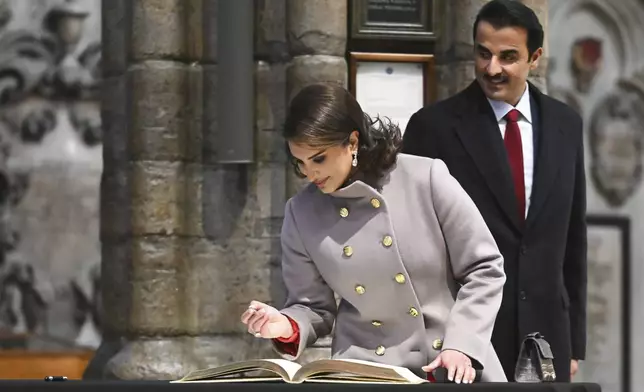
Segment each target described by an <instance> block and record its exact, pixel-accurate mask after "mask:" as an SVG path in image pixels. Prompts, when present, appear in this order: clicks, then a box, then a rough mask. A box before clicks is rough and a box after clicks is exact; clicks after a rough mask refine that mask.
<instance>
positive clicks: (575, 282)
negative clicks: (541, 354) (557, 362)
mask: <svg viewBox="0 0 644 392" xmlns="http://www.w3.org/2000/svg"><path fill="white" fill-rule="evenodd" d="M578 122H579V123H580V124H579V125H578V126H577V129H578V130H579V135H580V136H579V137H580V139H581V140H580V142H579V144H578V145H579V147H578V149H579V150H578V153H577V161H576V167H575V188H574V195H573V201H572V209H571V215H570V224H569V226H568V240H567V243H566V256H565V259H564V267H563V275H564V284H565V286H566V291H567V293H566V294H568V298H569V299H570V301H569V302H570V307H569V308H568V314H569V316H570V338H571V346H572V347H571V348H572V358H573V359H585V356H586V290H587V259H586V257H587V232H586V174H585V168H584V145H583V135H582V133H581V118H579V119H578Z"/></svg>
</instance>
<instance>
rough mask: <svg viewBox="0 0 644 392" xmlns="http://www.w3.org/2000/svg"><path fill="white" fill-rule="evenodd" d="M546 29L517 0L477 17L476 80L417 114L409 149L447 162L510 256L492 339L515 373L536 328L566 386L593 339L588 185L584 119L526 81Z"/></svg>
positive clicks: (500, 1)
mask: <svg viewBox="0 0 644 392" xmlns="http://www.w3.org/2000/svg"><path fill="white" fill-rule="evenodd" d="M542 45H543V29H542V27H541V25H540V23H539V21H538V19H537V17H536V15H535V14H534V12H533V11H532V10H531V9H529V8H528V7H526V6H525V5H523V4H522V3H520V2H518V1H512V0H493V1H491V2H489V3H486V5H485V6H483V7H482V8H481V10H480V11H479V14H478V16H477V18H476V21H475V23H474V56H475V69H476V80H475V81H474V82H472V84H471V85H470V86H469V87H467V88H466V89H465V90H463V91H462V92H460V93H458V94H457V95H455V96H454V97H451V98H449V99H447V100H444V101H441V102H438V103H436V104H434V105H431V106H428V107H425V108H423V109H421V110H419V111H418V112H416V113H415V114H414V115H413V116H412V117H411V119H410V121H409V123H408V125H407V129H406V131H405V134H404V150H405V152H406V153H409V154H415V155H422V156H429V157H433V158H439V159H442V160H443V161H444V162H445V163H446V164H447V165H448V167H449V169H450V171H451V174H452V175H454V176H455V177H456V178H457V179H458V180H459V182H460V183H461V185H462V186H463V187H464V188H465V190H466V191H467V192H468V193H469V195H470V197H471V198H472V199H473V200H474V202H475V203H476V204H477V206H478V208H479V210H480V211H481V213H482V215H483V217H484V218H485V220H486V223H487V225H488V227H489V228H490V230H491V231H492V233H493V235H494V237H495V239H496V242H497V244H498V246H499V248H500V250H501V253H502V254H503V257H504V259H505V270H506V275H507V282H506V285H505V287H504V293H503V303H502V305H501V309H500V311H499V313H498V316H497V319H496V324H495V328H494V332H493V335H492V342H493V344H494V347H495V349H496V351H497V354H498V355H499V358H500V359H501V362H502V364H503V368H504V370H505V373H506V375H507V377H508V380H514V369H515V365H516V360H517V358H518V354H519V349H520V343H521V341H522V339H523V337H524V336H525V335H526V334H528V333H531V332H540V333H541V334H543V335H544V336H545V339H546V340H547V341H548V342H549V343H550V345H551V348H552V351H553V354H554V356H555V359H554V365H555V371H556V377H557V381H570V379H571V376H572V375H574V373H575V372H576V371H577V366H578V363H577V361H578V360H581V359H584V356H585V343H586V222H585V214H586V184H585V170H584V150H583V139H582V120H581V118H580V117H579V115H577V114H576V113H575V112H574V111H573V110H572V109H570V108H569V107H568V106H566V105H565V104H563V103H561V102H559V101H556V100H554V99H552V98H550V97H547V96H546V95H544V94H542V93H541V92H540V91H539V90H538V89H537V88H536V87H535V86H534V85H532V84H531V83H529V82H528V81H527V78H528V74H529V72H530V70H533V69H535V68H536V67H537V66H538V63H539V60H540V58H541V55H542V53H543V49H542Z"/></svg>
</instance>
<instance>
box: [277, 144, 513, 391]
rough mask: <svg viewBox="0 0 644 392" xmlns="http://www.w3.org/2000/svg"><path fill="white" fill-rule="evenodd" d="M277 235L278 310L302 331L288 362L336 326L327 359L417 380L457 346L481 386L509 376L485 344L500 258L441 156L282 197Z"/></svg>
mask: <svg viewBox="0 0 644 392" xmlns="http://www.w3.org/2000/svg"><path fill="white" fill-rule="evenodd" d="M281 241H282V251H283V261H282V273H283V278H284V282H285V285H286V288H287V292H288V296H287V302H286V304H285V307H284V308H283V309H282V310H281V312H282V313H283V314H285V315H287V316H289V317H290V318H291V319H293V320H294V321H295V322H296V323H297V325H298V327H299V329H300V341H299V345H298V347H299V351H298V352H297V354H296V355H295V356H292V355H289V354H286V353H285V352H281V354H282V355H283V356H284V357H285V358H287V359H296V358H297V357H298V356H299V355H300V354H301V353H302V351H303V350H304V348H305V347H306V346H309V345H311V344H313V343H314V342H315V341H316V340H317V338H318V337H321V336H325V335H327V334H329V333H330V332H331V330H332V327H333V325H334V322H335V331H334V332H335V333H334V337H333V343H332V356H333V357H334V358H352V359H362V360H367V361H373V362H379V363H386V364H391V365H396V366H404V367H407V368H409V369H410V370H412V371H414V372H415V373H416V374H418V375H421V376H422V375H424V372H423V371H422V370H421V367H422V366H424V365H427V364H429V363H430V362H431V361H432V360H434V359H435V358H436V357H437V355H438V354H439V353H440V351H441V350H445V349H454V350H458V351H461V352H463V353H465V354H467V355H468V356H469V357H470V358H472V359H473V360H474V361H473V363H474V364H475V366H476V365H478V366H482V367H483V368H484V370H483V374H482V380H483V381H506V378H505V375H504V373H503V369H502V367H501V364H500V362H499V360H498V358H497V356H496V354H495V352H494V349H493V348H492V346H491V342H490V339H491V334H492V329H493V326H494V322H495V318H496V315H497V312H498V310H499V307H500V304H501V297H502V292H503V285H504V282H505V274H504V271H503V258H502V256H501V254H500V252H499V249H498V247H497V245H496V243H495V241H494V239H493V237H492V234H491V233H490V231H489V229H488V228H487V226H486V225H485V222H484V220H483V218H482V217H481V215H480V213H479V211H478V210H477V208H476V206H475V205H474V203H473V202H472V200H471V199H470V198H469V196H468V195H467V193H466V192H465V191H464V190H463V189H462V188H461V186H460V185H459V184H458V182H457V181H456V180H455V179H454V178H453V177H452V176H451V175H450V173H449V172H448V170H447V167H446V166H445V164H444V163H443V162H442V161H440V160H437V159H431V158H424V157H416V156H411V155H406V154H400V155H398V158H397V163H396V165H395V166H394V168H393V169H391V170H390V171H389V172H388V173H387V174H386V175H385V176H384V177H383V178H382V179H381V181H380V183H379V184H378V185H376V186H375V187H372V186H370V185H367V184H366V183H365V182H362V181H355V182H353V183H351V184H350V185H348V186H346V187H344V188H341V189H339V190H337V191H335V192H333V193H330V194H324V193H322V192H321V191H320V190H318V189H317V187H315V186H314V185H313V184H311V185H309V186H308V187H306V188H305V189H303V190H302V191H301V192H300V193H298V194H297V195H295V196H294V197H293V198H291V199H289V201H288V202H287V203H286V209H285V218H284V223H283V228H282V240H281ZM334 292H335V293H337V294H338V296H339V297H340V298H341V300H340V302H339V305H338V306H336V300H335V297H334ZM275 347H276V348H277V349H278V350H279V345H275Z"/></svg>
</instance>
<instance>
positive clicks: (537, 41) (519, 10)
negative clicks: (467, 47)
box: [473, 0, 543, 56]
mask: <svg viewBox="0 0 644 392" xmlns="http://www.w3.org/2000/svg"><path fill="white" fill-rule="evenodd" d="M481 21H484V22H487V23H489V24H491V25H492V26H493V27H494V28H495V29H502V28H504V27H520V28H523V29H525V30H527V32H528V42H527V45H528V53H529V55H530V56H532V54H533V53H534V52H535V51H536V50H537V49H539V48H540V47H542V46H543V27H542V26H541V23H539V18H537V15H536V14H535V13H534V11H532V9H530V7H528V6H526V5H525V4H523V3H521V2H519V1H518V0H492V1H490V2H489V3H486V4H485V5H484V6H483V7H481V9H480V10H479V13H478V15H476V20H475V21H474V31H473V37H474V41H476V29H477V28H478V25H479V22H481Z"/></svg>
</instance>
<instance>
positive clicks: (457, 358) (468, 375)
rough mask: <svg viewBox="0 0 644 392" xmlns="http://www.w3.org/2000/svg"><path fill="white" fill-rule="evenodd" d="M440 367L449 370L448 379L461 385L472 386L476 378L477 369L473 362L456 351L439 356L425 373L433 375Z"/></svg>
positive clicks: (425, 367) (428, 366)
mask: <svg viewBox="0 0 644 392" xmlns="http://www.w3.org/2000/svg"><path fill="white" fill-rule="evenodd" d="M439 367H444V368H446V369H447V379H448V380H450V381H454V382H455V383H457V384H460V383H461V381H463V384H471V383H473V382H474V379H475V378H476V369H474V368H473V367H472V360H471V359H470V358H469V357H468V356H467V355H465V354H463V353H462V352H460V351H456V350H445V351H443V352H441V353H440V354H438V357H436V359H434V360H433V361H432V363H430V364H429V365H427V366H424V367H423V371H425V372H427V373H431V372H433V371H434V370H436V369H437V368H439Z"/></svg>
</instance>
